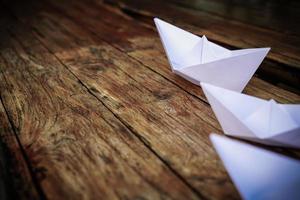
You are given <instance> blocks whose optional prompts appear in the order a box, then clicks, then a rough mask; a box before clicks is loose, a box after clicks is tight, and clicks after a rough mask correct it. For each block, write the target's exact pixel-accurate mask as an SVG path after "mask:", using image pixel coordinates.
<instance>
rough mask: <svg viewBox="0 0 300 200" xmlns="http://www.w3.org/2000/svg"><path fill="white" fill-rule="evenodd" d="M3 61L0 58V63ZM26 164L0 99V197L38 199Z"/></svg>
mask: <svg viewBox="0 0 300 200" xmlns="http://www.w3.org/2000/svg"><path fill="white" fill-rule="evenodd" d="M3 64H4V63H2V62H1V60H0V65H3ZM39 198H40V196H39V195H38V192H37V190H36V187H35V184H34V183H33V180H32V177H31V174H30V171H29V169H28V165H27V163H26V161H25V158H24V155H23V153H22V150H21V148H20V145H19V144H18V141H17V138H16V135H15V134H14V132H13V130H12V128H11V126H10V123H9V120H8V118H7V115H6V111H5V109H4V107H3V104H2V102H1V99H0V199H3V200H9V199H39Z"/></svg>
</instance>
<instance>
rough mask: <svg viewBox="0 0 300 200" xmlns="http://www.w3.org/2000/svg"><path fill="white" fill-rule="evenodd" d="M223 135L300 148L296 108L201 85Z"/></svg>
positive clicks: (299, 113)
mask: <svg viewBox="0 0 300 200" xmlns="http://www.w3.org/2000/svg"><path fill="white" fill-rule="evenodd" d="M201 87H202V89H203V91H204V94H205V96H206V97H207V99H208V101H209V103H210V105H211V106H212V109H213V111H214V113H215V115H216V117H217V119H218V121H219V122H220V124H221V126H222V128H223V130H224V132H225V134H227V135H231V136H236V137H240V138H244V139H248V140H253V141H256V142H260V143H264V144H269V145H274V146H284V147H293V148H300V105H291V104H279V103H276V102H275V101H274V100H270V101H267V100H263V99H259V98H256V97H252V96H249V95H245V94H241V93H238V92H235V91H231V90H227V89H225V88H221V87H217V86H213V85H210V84H207V83H201Z"/></svg>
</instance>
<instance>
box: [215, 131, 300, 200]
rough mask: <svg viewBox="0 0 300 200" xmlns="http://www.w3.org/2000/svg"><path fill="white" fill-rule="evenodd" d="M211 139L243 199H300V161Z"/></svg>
mask: <svg viewBox="0 0 300 200" xmlns="http://www.w3.org/2000/svg"><path fill="white" fill-rule="evenodd" d="M210 139H211V141H212V143H213V145H214V147H215V149H216V151H217V153H218V155H219V156H220V158H221V160H222V161H223V164H224V166H225V168H226V170H227V171H228V173H229V175H230V177H231V179H232V180H233V182H234V184H235V186H236V187H237V189H238V191H239V192H240V194H241V196H242V197H243V199H256V200H260V199H274V200H276V199H291V200H293V199H300V162H299V161H298V160H294V159H291V158H288V157H286V156H282V155H280V154H277V153H273V152H270V151H267V150H264V149H260V148H257V147H254V146H253V145H249V144H246V143H243V142H239V141H236V140H233V139H230V138H227V137H224V136H220V135H217V134H211V135H210Z"/></svg>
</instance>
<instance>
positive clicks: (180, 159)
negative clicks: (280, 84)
mask: <svg viewBox="0 0 300 200" xmlns="http://www.w3.org/2000/svg"><path fill="white" fill-rule="evenodd" d="M60 6H61V4H60ZM68 6H70V4H68ZM97 9H98V8H97ZM54 13H55V12H54ZM61 13H69V12H68V10H64V12H61ZM55 15H58V13H56V14H53V12H52V11H45V12H43V14H42V15H39V16H38V19H39V20H38V22H36V23H34V24H33V26H34V27H35V29H36V31H37V33H38V34H37V36H38V37H39V38H40V40H42V41H43V43H44V44H45V45H46V46H47V47H48V48H49V49H50V50H51V51H53V52H55V54H56V56H58V58H59V59H61V60H62V61H63V63H65V64H66V65H67V66H68V68H70V69H71V70H72V72H73V73H75V75H76V76H77V77H78V78H79V79H80V80H82V81H83V83H84V84H86V85H87V87H88V88H90V89H91V91H92V92H93V93H94V94H95V95H97V96H98V97H99V99H101V100H102V101H103V102H104V104H105V105H106V106H107V107H109V108H110V109H111V110H112V111H113V112H114V113H115V114H116V115H117V116H118V117H120V118H121V119H122V120H124V122H125V123H126V124H127V125H128V126H130V129H131V130H133V131H134V132H137V133H138V134H140V135H142V136H143V138H145V140H146V141H147V143H149V145H150V146H151V148H153V149H154V151H155V152H157V153H158V155H160V156H161V157H162V158H163V159H164V160H166V161H167V162H168V163H170V165H171V166H172V167H174V168H175V169H176V170H177V171H178V172H179V173H180V174H182V176H183V177H185V178H186V179H187V180H188V181H189V182H190V183H191V184H192V185H193V186H194V187H195V188H196V189H198V190H199V191H201V193H204V196H209V197H211V198H217V197H220V196H222V197H224V196H225V195H228V193H227V192H228V191H230V193H231V190H232V188H231V186H229V185H227V186H228V187H229V189H226V191H225V190H224V188H223V189H222V191H219V189H220V188H219V187H220V186H216V185H217V181H220V180H222V181H224V180H225V182H227V178H221V177H222V176H223V175H220V174H221V173H220V174H218V175H217V177H210V176H211V175H210V176H209V177H208V176H207V174H208V172H209V171H214V173H219V172H220V168H219V167H220V166H218V165H217V167H214V166H215V164H212V162H215V161H212V160H214V159H213V158H214V155H213V154H211V151H213V150H212V149H211V146H210V145H208V144H209V142H208V138H207V134H208V133H209V132H210V131H213V130H217V129H216V127H218V126H217V124H216V123H215V120H211V119H209V120H208V117H210V116H212V112H211V111H206V108H207V105H206V104H203V103H201V102H197V101H196V100H195V98H194V97H190V96H189V95H188V94H186V93H184V92H182V91H181V90H179V89H178V87H176V86H174V85H173V84H170V83H169V82H168V81H166V79H164V78H162V77H161V76H159V75H158V74H156V73H154V72H153V71H151V70H149V69H148V68H146V67H145V66H144V65H141V63H139V62H137V61H136V60H135V59H132V58H130V57H128V56H126V55H124V54H123V52H122V51H119V50H117V49H115V48H113V47H111V46H110V45H108V44H107V43H103V42H101V41H99V39H98V37H94V36H93V35H91V34H88V33H87V32H85V31H84V30H82V27H80V26H79V27H78V26H76V24H74V23H72V22H70V21H69V20H68V19H66V18H64V16H63V15H62V16H55ZM79 16H80V15H79ZM86 17H87V16H86ZM45 18H46V19H45ZM91 18H92V17H91ZM41 19H43V20H41ZM58 19H59V23H55V21H57V20H58ZM88 19H89V20H91V19H90V18H88ZM77 20H78V19H77ZM77 20H76V23H77V22H78V21H77ZM79 23H80V20H79ZM93 23H94V24H87V25H88V26H83V27H91V29H93V28H95V29H96V27H101V31H100V28H99V35H98V36H99V37H100V38H101V34H104V35H106V36H108V35H109V34H112V32H109V31H107V30H110V29H107V28H104V26H103V25H102V26H100V24H96V23H95V22H93ZM83 24H84V23H81V25H83ZM96 25H99V26H96ZM107 26H109V25H106V27H107ZM51 27H53V28H51ZM54 27H55V29H54ZM96 30H98V29H96ZM114 30H116V27H114ZM120 30H121V29H120ZM123 31H124V30H123ZM114 33H115V32H114ZM142 33H143V31H142ZM127 34H128V35H131V32H130V34H129V33H127ZM152 34H153V32H152ZM66 36H67V37H66ZM125 36H126V34H125ZM111 37H112V38H113V39H117V37H120V35H117V36H115V37H113V35H111ZM127 37H128V36H127ZM57 38H64V41H65V43H64V44H61V43H60V42H59V41H58V40H57ZM66 39H67V40H66ZM113 39H112V40H113ZM119 42H121V43H122V40H119ZM157 44H158V43H157ZM148 56H149V55H148ZM103 63H105V64H103ZM120 88H121V90H120ZM157 91H161V93H162V95H161V94H160V95H157V94H156V93H157ZM286 101H287V100H286ZM112 102H115V103H112ZM187 102H188V103H187ZM115 104H117V105H115ZM132 105H134V106H132ZM133 116H135V117H133ZM195 123H196V124H195ZM207 123H210V124H211V126H212V127H209V126H208V125H207ZM175 124H176V125H175ZM187 132H188V133H189V134H188V135H187V134H186V133H187ZM158 138H159V139H160V140H158ZM175 152H176V154H175ZM181 152H182V154H181ZM186 154H191V155H190V156H189V159H186V157H187V155H186ZM203 160H205V162H206V164H204V163H203ZM183 163H184V164H183ZM199 169H201V171H199ZM212 176H214V175H212ZM197 177H198V178H197ZM195 179H197V180H195ZM207 184H209V187H208V186H207ZM222 184H224V183H222ZM226 184H227V183H226ZM216 191H218V192H217V193H216ZM227 197H228V196H227Z"/></svg>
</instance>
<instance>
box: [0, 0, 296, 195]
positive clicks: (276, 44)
mask: <svg viewBox="0 0 300 200" xmlns="http://www.w3.org/2000/svg"><path fill="white" fill-rule="evenodd" d="M262 4H263V5H262ZM281 4H282V2H280V1H268V2H267V3H263V2H262V1H257V2H256V3H254V4H251V5H249V4H247V3H243V2H242V1H225V2H221V1H218V0H214V1H206V0H203V1H191V2H190V3H183V2H181V1H177V0H172V1H150V0H149V1H148V0H143V1H135V0H125V1H120V2H119V1H115V0H109V1H104V2H101V1H97V0H94V1H67V0H63V1H54V0H53V1H51V0H48V1H26V2H24V1H19V2H11V1H4V2H2V3H1V10H0V15H1V16H0V24H1V32H0V34H1V35H0V100H1V103H0V158H1V159H0V199H239V198H240V197H239V195H238V192H237V190H236V189H235V187H234V186H233V183H232V181H231V180H230V178H229V176H228V174H227V173H226V171H225V169H224V167H223V165H222V163H221V161H220V160H219V158H218V156H217V155H216V153H215V151H214V149H213V147H212V145H211V143H210V141H209V139H208V135H209V133H211V132H216V133H220V134H222V130H221V127H220V125H219V123H218V122H217V120H216V118H215V116H214V114H213V112H212V110H211V108H210V106H209V104H208V102H207V100H206V98H205V96H204V94H203V92H202V90H201V88H200V87H198V86H196V85H193V84H191V83H190V82H188V81H186V80H184V79H182V78H180V77H179V76H177V75H175V74H173V73H171V71H170V68H169V64H168V62H167V59H166V57H165V53H164V51H163V49H162V46H161V43H160V40H159V37H158V34H157V32H156V30H155V28H154V25H153V22H152V18H153V17H154V16H159V17H161V18H163V19H166V20H168V21H171V22H173V23H174V24H176V25H178V26H182V27H184V28H186V29H187V30H190V31H193V32H194V33H197V34H201V35H202V34H206V35H207V36H208V38H210V39H212V40H213V41H215V42H217V43H219V44H222V45H225V46H228V47H229V48H232V49H235V48H246V47H263V46H271V47H272V51H271V53H270V54H269V55H268V58H267V59H266V60H265V61H264V62H263V64H262V66H261V69H260V70H259V71H258V73H257V74H256V75H255V76H254V77H253V78H252V80H251V81H250V83H249V84H248V86H247V87H246V89H245V91H244V92H245V93H247V94H250V95H253V96H257V97H261V98H264V99H270V98H273V99H275V100H276V101H278V102H281V103H299V102H300V96H299V94H298V92H299V87H298V86H299V85H298V84H299V69H300V61H299V55H300V54H299V53H300V50H299V45H298V44H299V43H300V42H299V26H296V25H297V24H298V22H299V21H297V20H299V18H297V15H298V13H297V12H296V11H298V10H299V9H298V8H299V5H298V3H297V2H294V3H289V4H288V5H286V7H282V9H283V12H286V13H287V15H286V16H284V17H283V18H281V17H279V14H278V13H279V11H278V9H279V7H278V6H279V5H281ZM230 5H231V6H230ZM259 5H262V6H261V7H260V6H259ZM249 6H250V7H249ZM248 7H249V9H248ZM228 9H229V11H228ZM267 11H268V12H269V14H268V12H267ZM276 13H277V14H276ZM252 15H253V16H254V17H253V18H251V17H249V16H252ZM287 21H289V23H286V22H287ZM271 24H273V25H272V26H271ZM256 145H257V144H256ZM258 146H260V147H261V148H267V149H269V150H271V151H276V152H280V153H282V154H284V155H287V156H290V157H294V158H296V159H300V152H299V151H297V150H294V149H282V148H270V147H266V146H263V145H258Z"/></svg>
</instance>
